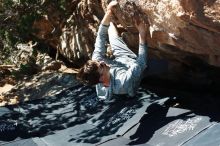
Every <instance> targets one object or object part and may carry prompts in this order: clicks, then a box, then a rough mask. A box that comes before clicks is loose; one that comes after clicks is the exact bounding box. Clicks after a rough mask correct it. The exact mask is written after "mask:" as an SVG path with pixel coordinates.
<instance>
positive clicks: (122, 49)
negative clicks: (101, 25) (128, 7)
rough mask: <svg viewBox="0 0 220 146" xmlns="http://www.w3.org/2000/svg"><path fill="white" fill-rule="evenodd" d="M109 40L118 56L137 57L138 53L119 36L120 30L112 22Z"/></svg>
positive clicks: (115, 54) (114, 53)
mask: <svg viewBox="0 0 220 146" xmlns="http://www.w3.org/2000/svg"><path fill="white" fill-rule="evenodd" d="M108 36H109V42H110V45H111V48H112V51H113V55H114V56H115V57H116V58H117V57H121V56H128V57H130V58H134V59H135V58H136V57H137V56H136V54H134V53H133V52H132V51H131V50H130V49H129V48H128V46H127V45H126V44H125V42H124V41H123V40H122V38H121V37H119V34H118V31H117V29H116V27H115V25H114V24H113V23H112V22H111V23H110V26H109V29H108Z"/></svg>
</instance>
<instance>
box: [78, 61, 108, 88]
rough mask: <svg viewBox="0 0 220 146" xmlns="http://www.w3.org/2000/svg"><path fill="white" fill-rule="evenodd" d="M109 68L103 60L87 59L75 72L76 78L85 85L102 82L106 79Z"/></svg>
mask: <svg viewBox="0 0 220 146" xmlns="http://www.w3.org/2000/svg"><path fill="white" fill-rule="evenodd" d="M109 68H110V67H109V66H108V65H107V64H106V63H105V62H103V61H94V60H88V61H87V62H86V64H85V65H84V66H83V67H82V68H80V70H79V72H78V73H77V79H78V80H80V81H82V82H83V83H84V84H87V85H95V84H98V83H102V82H104V81H105V79H106V75H107V74H108V72H109Z"/></svg>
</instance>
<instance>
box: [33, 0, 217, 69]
mask: <svg viewBox="0 0 220 146" xmlns="http://www.w3.org/2000/svg"><path fill="white" fill-rule="evenodd" d="M108 2H109V0H81V1H80V0H73V1H69V2H68V4H67V5H66V10H67V13H66V14H65V16H64V14H63V13H61V12H60V11H58V10H55V9H54V8H53V5H51V7H49V8H48V13H47V14H46V15H45V16H44V17H42V18H41V19H39V20H38V21H36V22H35V23H34V25H33V28H35V29H37V30H38V31H37V32H36V33H35V34H34V35H35V36H37V37H38V38H39V39H41V40H43V41H44V42H45V43H47V44H49V45H50V46H52V48H54V49H57V50H58V51H59V52H60V53H61V54H62V55H63V56H65V57H66V58H67V59H68V60H70V61H72V62H75V63H76V62H78V61H79V60H83V59H86V58H88V57H91V53H92V51H93V49H94V41H95V37H96V32H97V28H98V25H99V23H100V20H101V19H102V17H103V15H104V11H105V9H106V5H107V3H108ZM118 2H119V6H118V8H117V10H116V13H115V16H116V18H117V19H118V21H117V22H118V24H119V23H120V25H122V26H123V28H124V29H125V30H126V31H127V32H126V33H125V34H127V35H125V38H130V39H128V40H129V46H130V47H131V48H134V46H136V44H137V40H136V39H133V38H134V37H135V36H136V35H137V34H136V32H135V31H134V29H131V28H132V27H133V26H134V22H133V20H132V18H134V17H141V18H143V19H144V21H145V22H146V23H149V25H150V27H149V31H150V34H151V36H150V37H149V38H148V42H149V45H150V47H151V48H156V49H150V55H152V56H156V57H157V58H165V59H168V60H171V61H177V62H181V63H183V64H187V65H191V64H192V62H193V61H194V59H196V60H201V61H202V62H205V63H208V64H209V65H213V66H218V67H219V66H220V41H219V40H220V0H202V1H197V0H179V1H178V0H118ZM128 36H129V37H128ZM134 49H137V48H134Z"/></svg>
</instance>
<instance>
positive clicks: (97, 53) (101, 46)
mask: <svg viewBox="0 0 220 146" xmlns="http://www.w3.org/2000/svg"><path fill="white" fill-rule="evenodd" d="M108 27H109V26H106V25H103V24H101V25H100V26H99V30H98V33H97V37H96V41H95V50H94V52H93V54H92V60H103V59H104V56H105V54H106V46H105V43H106V41H107V38H108Z"/></svg>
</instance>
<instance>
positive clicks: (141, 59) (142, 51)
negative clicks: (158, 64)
mask: <svg viewBox="0 0 220 146" xmlns="http://www.w3.org/2000/svg"><path fill="white" fill-rule="evenodd" d="M147 49H148V46H147V44H139V51H138V58H137V63H138V65H139V66H140V68H141V72H142V71H144V69H145V68H146V67H147Z"/></svg>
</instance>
